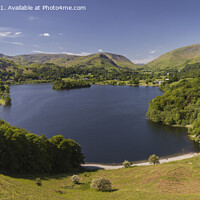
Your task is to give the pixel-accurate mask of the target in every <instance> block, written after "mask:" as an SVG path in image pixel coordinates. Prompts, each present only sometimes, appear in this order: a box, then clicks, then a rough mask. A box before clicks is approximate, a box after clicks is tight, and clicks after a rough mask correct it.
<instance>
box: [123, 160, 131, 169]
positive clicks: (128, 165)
mask: <svg viewBox="0 0 200 200" xmlns="http://www.w3.org/2000/svg"><path fill="white" fill-rule="evenodd" d="M132 164H133V163H132V162H131V161H128V160H125V161H124V162H123V166H124V168H128V167H130V166H131V165H132Z"/></svg>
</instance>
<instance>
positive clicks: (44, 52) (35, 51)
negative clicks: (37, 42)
mask: <svg viewBox="0 0 200 200" xmlns="http://www.w3.org/2000/svg"><path fill="white" fill-rule="evenodd" d="M32 52H33V53H43V54H59V53H57V52H47V51H38V50H33V51H32Z"/></svg>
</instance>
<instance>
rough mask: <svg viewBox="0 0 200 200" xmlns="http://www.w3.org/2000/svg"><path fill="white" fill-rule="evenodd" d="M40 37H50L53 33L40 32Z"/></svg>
mask: <svg viewBox="0 0 200 200" xmlns="http://www.w3.org/2000/svg"><path fill="white" fill-rule="evenodd" d="M39 36H40V37H50V36H51V35H50V34H49V33H41V34H39Z"/></svg>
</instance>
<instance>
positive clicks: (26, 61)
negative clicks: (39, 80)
mask: <svg viewBox="0 0 200 200" xmlns="http://www.w3.org/2000/svg"><path fill="white" fill-rule="evenodd" d="M0 57H1V58H4V59H8V60H11V61H14V62H15V63H17V64H19V65H31V64H33V63H42V64H44V63H53V64H55V65H59V66H63V67H106V68H108V67H112V68H113V67H114V68H116V67H117V68H130V69H137V68H139V67H140V66H138V65H136V64H134V63H133V62H131V61H130V60H129V59H128V58H126V57H125V56H123V55H119V54H114V53H107V52H105V53H95V54H90V55H87V56H77V55H68V54H43V53H41V54H23V55H17V56H6V55H4V54H0Z"/></svg>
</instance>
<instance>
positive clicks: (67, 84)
mask: <svg viewBox="0 0 200 200" xmlns="http://www.w3.org/2000/svg"><path fill="white" fill-rule="evenodd" d="M90 86H91V85H90V84H89V83H88V82H87V81H82V80H80V81H64V80H61V79H60V80H57V81H54V83H53V89H54V90H68V89H75V88H86V87H90Z"/></svg>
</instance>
